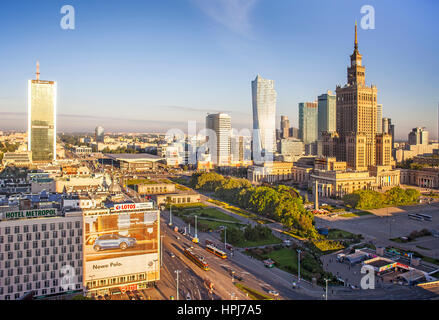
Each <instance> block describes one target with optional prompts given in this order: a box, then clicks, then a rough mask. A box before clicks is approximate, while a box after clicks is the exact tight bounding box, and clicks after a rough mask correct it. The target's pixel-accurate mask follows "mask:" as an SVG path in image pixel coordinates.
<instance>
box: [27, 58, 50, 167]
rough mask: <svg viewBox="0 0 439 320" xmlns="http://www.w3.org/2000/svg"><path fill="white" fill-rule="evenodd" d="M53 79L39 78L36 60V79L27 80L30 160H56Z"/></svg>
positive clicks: (38, 65)
mask: <svg viewBox="0 0 439 320" xmlns="http://www.w3.org/2000/svg"><path fill="white" fill-rule="evenodd" d="M56 93H57V83H56V82H55V81H46V80H40V64H39V63H38V62H37V72H36V80H29V81H28V127H27V132H28V150H29V151H32V161H36V162H40V161H41V162H50V161H53V160H56V103H57V101H56V99H57V96H56Z"/></svg>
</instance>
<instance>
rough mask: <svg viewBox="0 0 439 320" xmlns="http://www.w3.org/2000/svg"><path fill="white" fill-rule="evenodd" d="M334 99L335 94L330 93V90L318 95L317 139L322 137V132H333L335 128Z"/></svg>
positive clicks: (335, 102) (335, 103)
mask: <svg viewBox="0 0 439 320" xmlns="http://www.w3.org/2000/svg"><path fill="white" fill-rule="evenodd" d="M336 100H337V97H336V95H335V94H332V92H331V91H328V92H327V93H325V94H322V95H321V96H319V97H318V123H319V128H318V130H319V139H320V138H321V137H322V132H335V131H336V130H337V123H336V106H337V101H336Z"/></svg>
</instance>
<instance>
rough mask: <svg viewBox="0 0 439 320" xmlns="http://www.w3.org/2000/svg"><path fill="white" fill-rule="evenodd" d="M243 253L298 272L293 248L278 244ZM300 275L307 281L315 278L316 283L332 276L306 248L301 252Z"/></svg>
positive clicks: (293, 272)
mask: <svg viewBox="0 0 439 320" xmlns="http://www.w3.org/2000/svg"><path fill="white" fill-rule="evenodd" d="M245 253H246V254H247V255H249V256H252V257H253V258H255V259H258V260H261V261H263V260H267V259H271V260H273V261H274V262H275V266H276V267H277V268H279V269H281V270H284V271H286V272H289V273H292V274H295V275H297V274H298V252H297V251H296V249H294V248H290V247H284V246H282V245H279V246H273V247H266V248H256V249H249V250H246V252H245ZM300 276H301V278H304V279H306V280H308V281H312V278H316V279H317V282H318V283H322V281H323V278H325V277H329V278H332V277H333V276H332V275H330V274H326V273H325V271H324V270H323V266H322V264H321V262H320V260H319V259H318V257H317V256H316V255H314V254H313V253H311V252H309V251H306V250H302V252H301V259H300Z"/></svg>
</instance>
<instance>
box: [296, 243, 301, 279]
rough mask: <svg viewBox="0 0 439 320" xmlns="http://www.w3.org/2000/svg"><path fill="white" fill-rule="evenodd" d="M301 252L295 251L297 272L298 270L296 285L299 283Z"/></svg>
mask: <svg viewBox="0 0 439 320" xmlns="http://www.w3.org/2000/svg"><path fill="white" fill-rule="evenodd" d="M301 252H302V250H300V249H297V263H298V264H299V268H298V269H299V270H298V274H297V284H299V283H300V253H301Z"/></svg>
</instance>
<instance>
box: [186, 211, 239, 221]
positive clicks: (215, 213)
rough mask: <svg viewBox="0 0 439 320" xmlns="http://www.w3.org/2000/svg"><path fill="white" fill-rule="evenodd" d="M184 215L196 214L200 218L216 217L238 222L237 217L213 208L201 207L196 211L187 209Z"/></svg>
mask: <svg viewBox="0 0 439 320" xmlns="http://www.w3.org/2000/svg"><path fill="white" fill-rule="evenodd" d="M184 215H185V216H195V215H197V216H198V217H199V218H200V219H202V218H212V219H218V220H226V221H231V222H237V223H238V222H239V220H238V219H236V218H234V217H232V216H230V215H228V214H226V213H224V212H221V211H219V210H217V209H215V208H203V209H199V210H196V211H192V212H190V211H189V210H187V212H185V213H184Z"/></svg>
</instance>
